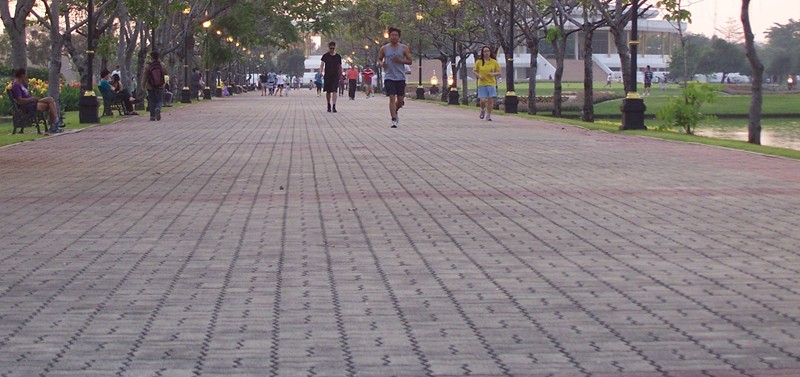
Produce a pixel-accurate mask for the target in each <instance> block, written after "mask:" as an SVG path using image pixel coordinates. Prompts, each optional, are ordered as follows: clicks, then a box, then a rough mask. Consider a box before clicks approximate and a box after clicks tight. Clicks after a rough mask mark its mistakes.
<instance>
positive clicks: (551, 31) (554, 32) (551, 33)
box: [545, 26, 562, 43]
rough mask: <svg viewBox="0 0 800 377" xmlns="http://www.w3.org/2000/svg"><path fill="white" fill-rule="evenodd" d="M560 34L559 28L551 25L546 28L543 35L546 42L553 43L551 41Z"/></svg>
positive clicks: (559, 36)
mask: <svg viewBox="0 0 800 377" xmlns="http://www.w3.org/2000/svg"><path fill="white" fill-rule="evenodd" d="M561 35H562V32H561V29H559V28H557V27H555V26H552V27H550V28H548V29H547V34H546V36H545V39H547V41H548V42H550V43H553V41H555V40H557V39H559V38H561Z"/></svg>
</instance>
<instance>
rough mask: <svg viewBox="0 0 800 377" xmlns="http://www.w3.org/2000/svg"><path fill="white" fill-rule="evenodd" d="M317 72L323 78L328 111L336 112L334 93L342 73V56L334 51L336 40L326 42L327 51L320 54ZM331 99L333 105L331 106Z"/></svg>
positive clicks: (336, 90)
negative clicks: (320, 58)
mask: <svg viewBox="0 0 800 377" xmlns="http://www.w3.org/2000/svg"><path fill="white" fill-rule="evenodd" d="M319 72H320V73H322V74H323V75H324V78H325V87H324V90H325V99H326V100H327V101H328V112H331V111H333V112H334V113H335V112H336V94H337V92H338V87H339V78H340V77H342V76H343V74H342V56H341V55H339V54H337V53H336V42H334V41H331V42H330V43H328V52H326V53H325V55H322V64H320V66H319ZM331 100H332V101H333V107H331Z"/></svg>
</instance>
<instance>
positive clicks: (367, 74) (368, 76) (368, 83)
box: [361, 64, 375, 98]
mask: <svg viewBox="0 0 800 377" xmlns="http://www.w3.org/2000/svg"><path fill="white" fill-rule="evenodd" d="M373 76H375V71H373V70H372V68H370V66H369V64H367V65H365V66H364V69H363V70H362V71H361V83H362V84H363V85H364V92H365V93H366V94H367V98H369V97H372V96H373V94H372V77H373Z"/></svg>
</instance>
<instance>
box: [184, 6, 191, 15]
mask: <svg viewBox="0 0 800 377" xmlns="http://www.w3.org/2000/svg"><path fill="white" fill-rule="evenodd" d="M189 13H192V8H191V7H186V8H183V14H189Z"/></svg>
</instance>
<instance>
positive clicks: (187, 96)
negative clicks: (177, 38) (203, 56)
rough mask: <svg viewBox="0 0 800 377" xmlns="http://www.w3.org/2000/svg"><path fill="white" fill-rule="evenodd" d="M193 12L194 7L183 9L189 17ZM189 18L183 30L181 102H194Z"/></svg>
mask: <svg viewBox="0 0 800 377" xmlns="http://www.w3.org/2000/svg"><path fill="white" fill-rule="evenodd" d="M191 13H192V8H189V7H186V8H184V9H183V14H185V15H186V16H187V17H189V15H190V14H191ZM189 30H191V26H190V25H189V19H188V18H187V20H186V30H184V31H183V90H181V103H192V96H191V92H190V90H189Z"/></svg>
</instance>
